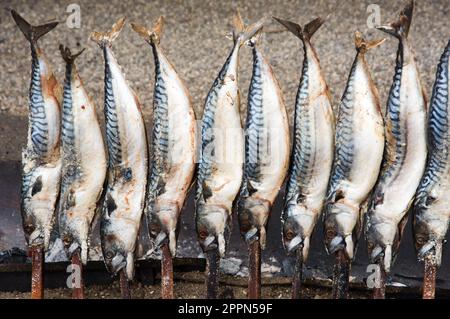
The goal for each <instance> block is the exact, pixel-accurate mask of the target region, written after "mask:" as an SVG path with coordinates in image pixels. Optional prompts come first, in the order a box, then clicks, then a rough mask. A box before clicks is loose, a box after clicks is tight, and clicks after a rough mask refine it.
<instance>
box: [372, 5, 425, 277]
mask: <svg viewBox="0 0 450 319" xmlns="http://www.w3.org/2000/svg"><path fill="white" fill-rule="evenodd" d="M413 7H414V4H413V2H410V3H409V4H408V5H407V6H406V7H405V9H404V10H403V11H402V12H401V14H400V19H399V21H397V22H394V23H392V24H391V25H388V26H381V27H378V29H380V30H382V31H384V32H386V33H388V34H391V35H393V36H395V37H396V38H397V39H398V40H399V49H398V51H397V60H396V67H395V74H394V78H393V83H392V86H391V90H390V92H389V98H388V102H387V107H386V116H385V122H386V130H385V134H386V144H385V154H384V159H383V165H382V171H381V173H380V176H379V178H378V182H377V185H376V186H375V190H374V192H373V195H372V199H371V202H370V207H369V211H368V214H367V223H366V241H367V248H368V252H369V259H370V261H371V262H373V263H375V262H380V263H381V264H382V265H383V266H384V268H385V271H386V272H389V271H390V267H391V264H392V262H393V259H394V258H395V256H396V253H397V250H398V246H399V244H400V240H401V237H402V233H403V230H404V226H405V224H406V221H407V217H408V214H407V213H408V211H409V209H410V206H411V204H412V201H413V199H414V195H415V192H416V190H417V187H418V186H419V183H420V180H421V177H422V174H423V172H424V169H425V164H426V157H427V141H426V102H425V97H424V95H423V89H422V85H421V82H420V77H419V73H418V70H417V67H416V64H415V62H414V57H413V54H412V51H411V46H410V44H409V42H408V40H407V35H408V31H409V26H410V23H411V18H412V13H413Z"/></svg>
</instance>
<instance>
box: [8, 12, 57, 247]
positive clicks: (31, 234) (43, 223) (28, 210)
mask: <svg viewBox="0 0 450 319" xmlns="http://www.w3.org/2000/svg"><path fill="white" fill-rule="evenodd" d="M11 13H12V16H13V18H14V20H15V21H16V23H17V25H18V26H19V28H20V29H21V31H22V32H23V33H24V35H25V37H26V38H27V40H28V41H30V44H31V60H32V65H31V83H30V88H29V105H28V108H29V116H28V134H27V145H26V147H25V148H24V149H23V150H22V188H21V213H22V223H23V229H24V233H25V239H26V241H27V244H28V245H29V246H41V245H43V247H44V249H48V246H49V242H50V232H51V230H52V228H53V224H54V213H55V206H56V201H57V198H58V194H59V187H60V177H61V157H60V121H61V113H60V101H61V88H60V86H59V84H58V82H57V81H56V78H55V76H54V74H53V71H52V68H51V66H50V64H49V62H48V60H47V58H46V56H45V53H44V51H43V50H42V49H41V48H40V47H39V46H38V44H37V40H38V38H39V37H40V36H42V35H44V34H45V33H47V32H49V31H50V30H52V29H53V28H54V27H55V26H56V25H57V23H52V24H46V25H41V26H31V25H30V24H29V23H28V22H26V21H25V20H24V19H23V18H22V17H20V16H19V15H18V14H17V12H15V11H12V12H11Z"/></svg>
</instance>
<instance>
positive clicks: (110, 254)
mask: <svg viewBox="0 0 450 319" xmlns="http://www.w3.org/2000/svg"><path fill="white" fill-rule="evenodd" d="M105 257H106V258H107V259H113V257H114V254H113V253H112V251H107V252H106V254H105Z"/></svg>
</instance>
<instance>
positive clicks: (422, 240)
mask: <svg viewBox="0 0 450 319" xmlns="http://www.w3.org/2000/svg"><path fill="white" fill-rule="evenodd" d="M426 241H427V240H426V239H425V237H423V236H417V237H416V243H417V244H419V245H423V244H425V243H426Z"/></svg>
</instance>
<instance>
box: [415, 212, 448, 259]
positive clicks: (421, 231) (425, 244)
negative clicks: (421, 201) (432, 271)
mask: <svg viewBox="0 0 450 319" xmlns="http://www.w3.org/2000/svg"><path fill="white" fill-rule="evenodd" d="M419 209H420V208H419ZM429 209H430V208H423V209H420V210H419V211H416V212H415V214H414V246H415V248H416V252H417V257H418V259H419V260H421V261H423V260H424V259H425V258H427V257H433V258H435V261H436V264H437V265H438V266H439V265H440V264H441V259H442V245H443V242H444V240H445V235H446V233H447V229H448V221H447V218H446V217H445V216H446V214H439V213H436V211H433V212H432V211H430V210H429Z"/></svg>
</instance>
